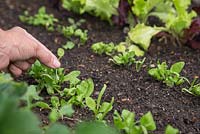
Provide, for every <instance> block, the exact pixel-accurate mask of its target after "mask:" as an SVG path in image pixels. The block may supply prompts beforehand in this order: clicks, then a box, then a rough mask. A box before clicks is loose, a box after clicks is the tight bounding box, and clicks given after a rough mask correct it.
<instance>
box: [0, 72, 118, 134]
mask: <svg viewBox="0 0 200 134" xmlns="http://www.w3.org/2000/svg"><path fill="white" fill-rule="evenodd" d="M32 89H33V88H31V89H28V87H27V85H26V84H25V83H16V82H13V81H12V78H11V77H10V75H8V74H0V111H1V112H0V123H1V126H0V133H1V134H15V133H16V132H17V133H20V134H30V133H31V134H54V133H57V134H90V133H91V134H92V133H97V134H100V133H102V132H103V133H107V134H117V132H116V130H114V129H113V128H111V127H109V126H106V125H105V124H103V123H101V122H82V123H79V124H78V125H77V127H76V128H75V129H73V130H71V129H69V128H68V127H66V126H64V125H61V124H60V123H51V124H49V125H47V126H41V124H42V122H41V121H40V120H39V119H38V118H37V116H36V115H35V114H34V113H33V112H32V111H31V110H30V109H25V108H23V107H20V103H21V98H22V97H23V96H24V95H25V94H27V92H32ZM56 100H57V99H55V100H54V99H52V101H53V102H52V103H53V104H54V105H57V102H54V101H56ZM61 111H62V110H61Z"/></svg>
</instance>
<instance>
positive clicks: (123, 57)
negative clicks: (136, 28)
mask: <svg viewBox="0 0 200 134" xmlns="http://www.w3.org/2000/svg"><path fill="white" fill-rule="evenodd" d="M91 49H92V50H93V52H95V53H97V54H100V55H102V54H106V55H108V56H110V57H111V59H110V61H112V62H113V63H115V64H116V65H128V66H130V65H132V64H136V70H137V71H140V69H141V67H142V65H143V63H144V61H145V58H144V59H143V60H136V58H135V56H136V55H137V56H139V55H143V51H140V50H139V48H138V47H137V46H134V45H129V44H128V43H126V42H121V43H120V44H118V45H115V44H114V43H112V42H111V43H108V44H106V43H103V42H98V43H95V44H93V45H92V47H91Z"/></svg>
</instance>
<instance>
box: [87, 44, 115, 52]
mask: <svg viewBox="0 0 200 134" xmlns="http://www.w3.org/2000/svg"><path fill="white" fill-rule="evenodd" d="M91 48H92V51H93V52H95V53H97V54H100V55H101V54H104V53H105V54H106V55H111V54H113V52H114V51H115V45H114V43H112V42H111V43H103V42H98V43H95V44H93V45H92V47H91Z"/></svg>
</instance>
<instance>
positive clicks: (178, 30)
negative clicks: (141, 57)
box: [129, 0, 196, 50]
mask: <svg viewBox="0 0 200 134" xmlns="http://www.w3.org/2000/svg"><path fill="white" fill-rule="evenodd" d="M129 2H130V3H131V4H132V3H133V6H132V11H133V13H134V14H135V15H136V16H137V17H138V20H139V24H138V25H137V26H136V27H133V28H131V31H130V32H129V37H130V39H131V41H133V42H134V43H136V44H138V45H139V46H140V47H141V48H142V49H144V50H147V49H148V47H149V45H150V41H151V40H150V39H151V38H152V37H153V36H154V35H156V34H157V33H159V32H161V31H164V32H167V33H169V34H170V35H172V36H171V40H172V41H173V43H178V44H179V45H180V44H181V43H182V42H181V41H182V38H184V30H185V29H188V28H189V27H190V25H191V23H192V20H193V18H194V17H196V13H195V12H194V11H188V8H189V5H190V4H191V0H185V1H184V2H183V1H181V0H146V1H145V0H134V1H132V0H130V1H129ZM149 16H156V17H158V18H159V19H160V20H161V21H162V23H163V24H164V26H162V27H155V26H154V27H151V26H147V25H148V17H149ZM141 24H142V25H143V27H141V26H140V25H141ZM133 31H137V34H132V32H133ZM144 31H145V32H144ZM153 31H154V32H153ZM144 36H145V37H144ZM138 37H144V38H143V39H141V38H138ZM144 39H146V40H144Z"/></svg>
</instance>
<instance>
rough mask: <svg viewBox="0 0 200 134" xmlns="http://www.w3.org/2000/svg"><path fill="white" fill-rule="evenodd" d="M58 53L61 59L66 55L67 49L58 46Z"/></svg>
mask: <svg viewBox="0 0 200 134" xmlns="http://www.w3.org/2000/svg"><path fill="white" fill-rule="evenodd" d="M57 55H58V57H59V59H61V58H62V57H63V56H64V55H65V50H64V49H62V48H58V51H57Z"/></svg>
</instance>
